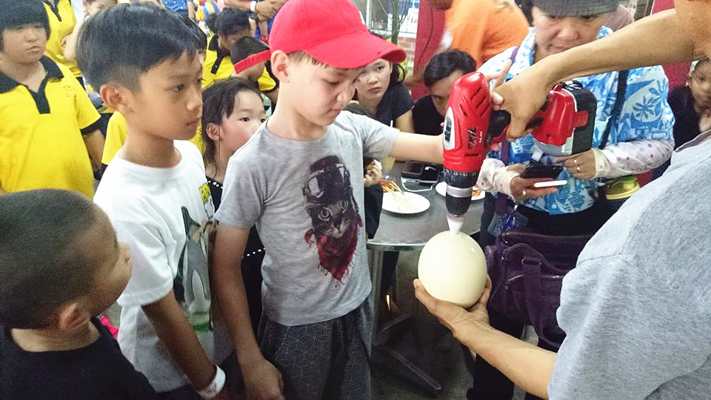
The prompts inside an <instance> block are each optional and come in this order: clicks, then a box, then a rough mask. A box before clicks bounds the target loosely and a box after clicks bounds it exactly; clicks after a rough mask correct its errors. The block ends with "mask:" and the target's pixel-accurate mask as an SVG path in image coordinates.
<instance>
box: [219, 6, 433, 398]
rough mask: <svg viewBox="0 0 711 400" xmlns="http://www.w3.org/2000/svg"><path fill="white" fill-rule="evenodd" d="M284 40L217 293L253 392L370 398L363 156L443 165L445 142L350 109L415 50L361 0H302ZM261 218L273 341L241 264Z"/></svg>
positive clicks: (237, 165)
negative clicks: (359, 82) (382, 64)
mask: <svg viewBox="0 0 711 400" xmlns="http://www.w3.org/2000/svg"><path fill="white" fill-rule="evenodd" d="M270 45H271V51H272V54H271V66H272V72H273V73H274V75H275V77H276V78H277V79H278V80H279V82H280V92H279V102H278V103H277V105H276V108H275V110H274V114H273V115H272V117H271V118H269V120H268V121H267V122H266V123H265V124H263V125H262V126H261V127H260V129H259V130H258V131H257V133H256V134H255V135H254V136H253V137H252V138H251V139H250V140H249V142H247V143H246V144H245V145H244V146H242V147H241V148H240V149H239V150H238V151H237V152H236V153H235V154H234V155H233V156H232V157H231V158H230V161H229V164H228V167H227V172H226V176H225V181H224V184H225V191H224V194H223V198H222V204H221V205H220V210H219V212H218V213H217V215H216V219H217V220H218V221H219V223H220V225H219V227H218V231H217V238H216V242H215V264H214V278H215V279H214V282H215V291H216V293H217V295H218V298H219V301H220V307H221V308H222V310H223V311H224V315H225V320H226V322H227V324H228V327H229V328H230V332H231V336H232V339H233V342H234V344H235V347H236V349H237V354H238V356H239V357H238V360H239V363H240V366H241V369H242V373H243V375H244V378H245V385H246V389H247V395H248V396H251V397H254V398H260V399H262V398H267V399H275V398H276V399H278V398H282V397H281V396H284V397H285V398H287V399H289V400H319V399H327V400H338V399H369V398H370V369H369V348H370V335H369V332H370V329H371V324H372V319H373V317H372V315H371V312H370V307H369V306H368V302H367V299H368V295H369V294H370V292H371V284H370V274H369V271H368V263H367V256H366V247H365V243H366V238H365V229H364V226H363V225H364V224H363V174H362V168H363V158H364V156H366V157H372V158H376V159H382V158H383V157H384V156H386V155H392V156H394V157H395V158H399V159H418V160H422V161H427V162H434V163H441V162H442V140H441V138H440V137H434V136H421V135H415V134H401V133H399V132H398V131H397V130H396V129H393V128H390V127H388V126H386V125H383V124H381V123H379V122H377V121H374V120H372V119H370V118H367V117H364V116H360V115H354V114H352V113H349V112H341V111H342V110H343V108H344V107H345V106H346V104H348V102H349V101H350V100H351V99H352V98H353V92H354V86H353V83H354V81H355V80H356V78H357V77H358V75H359V74H360V72H361V69H362V67H364V66H365V65H367V64H369V63H371V62H373V61H374V60H376V59H378V58H384V59H386V60H388V61H390V62H401V61H402V60H403V59H404V58H405V53H404V51H402V49H399V48H397V47H395V46H394V45H392V44H388V43H387V42H385V41H384V40H382V39H380V38H378V37H376V36H373V35H371V34H370V33H369V32H368V30H367V29H366V27H365V26H364V25H363V24H362V22H361V21H360V16H359V13H358V10H357V9H356V7H355V5H354V4H353V2H352V1H351V0H329V1H319V0H289V1H288V2H287V3H286V4H285V5H284V7H283V8H282V9H281V10H280V11H279V14H277V17H276V20H275V22H274V25H273V29H272V32H271V36H270ZM252 225H256V227H257V230H258V232H259V236H260V238H261V239H262V242H263V243H264V247H265V251H266V256H265V260H264V263H263V265H262V271H263V277H264V281H263V284H262V298H263V315H262V319H261V323H260V327H259V346H258V345H257V342H256V340H255V337H254V334H253V333H252V329H251V326H250V320H249V313H248V309H247V304H246V300H245V296H244V289H243V284H242V277H241V272H240V270H239V268H235V265H239V264H238V262H239V258H240V257H241V255H242V252H243V250H244V245H245V243H246V240H247V237H248V234H249V230H250V228H251V227H252Z"/></svg>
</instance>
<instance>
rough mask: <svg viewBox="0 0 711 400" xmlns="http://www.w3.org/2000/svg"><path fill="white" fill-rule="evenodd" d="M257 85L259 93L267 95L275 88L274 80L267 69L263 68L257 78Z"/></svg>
mask: <svg viewBox="0 0 711 400" xmlns="http://www.w3.org/2000/svg"><path fill="white" fill-rule="evenodd" d="M257 84H259V91H260V92H262V93H269V92H271V91H272V90H274V89H276V88H277V83H276V79H275V78H273V77H272V74H270V73H269V69H268V68H267V67H264V69H263V70H262V75H260V76H259V78H257Z"/></svg>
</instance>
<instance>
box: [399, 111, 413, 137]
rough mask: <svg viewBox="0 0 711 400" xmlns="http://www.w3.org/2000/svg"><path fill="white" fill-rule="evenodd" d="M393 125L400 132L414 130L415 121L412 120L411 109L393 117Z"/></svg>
mask: <svg viewBox="0 0 711 400" xmlns="http://www.w3.org/2000/svg"><path fill="white" fill-rule="evenodd" d="M395 127H396V128H397V129H399V130H400V132H414V131H415V123H414V122H413V121H412V110H410V111H408V112H406V113H405V114H402V115H401V116H399V117H397V118H396V119H395Z"/></svg>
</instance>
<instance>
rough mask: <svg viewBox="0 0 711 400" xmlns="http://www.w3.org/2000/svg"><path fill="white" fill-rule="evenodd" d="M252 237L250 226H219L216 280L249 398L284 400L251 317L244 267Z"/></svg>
mask: <svg viewBox="0 0 711 400" xmlns="http://www.w3.org/2000/svg"><path fill="white" fill-rule="evenodd" d="M248 237H249V230H248V229H235V228H230V227H227V226H224V225H220V226H218V228H217V236H216V237H215V250H214V253H213V256H214V260H213V266H212V283H213V286H214V288H215V293H216V294H217V299H218V302H219V305H220V309H221V310H222V314H223V316H224V318H225V322H226V324H227V329H228V330H229V331H230V337H231V338H232V343H233V344H234V346H235V350H236V352H237V359H238V360H239V364H240V369H241V370H242V374H243V375H244V380H245V386H246V388H247V396H248V398H249V399H281V398H282V395H281V390H282V382H281V375H280V374H279V371H277V370H276V368H274V366H273V365H272V364H271V363H269V362H268V361H267V360H266V359H264V356H262V352H261V351H260V350H259V346H258V345H257V340H256V339H255V337H254V333H253V330H252V322H251V321H250V319H249V306H248V304H247V296H246V295H245V289H244V280H243V278H242V270H241V268H240V260H241V259H242V254H243V253H244V248H245V246H246V245H247V238H248Z"/></svg>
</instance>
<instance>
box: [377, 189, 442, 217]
mask: <svg viewBox="0 0 711 400" xmlns="http://www.w3.org/2000/svg"><path fill="white" fill-rule="evenodd" d="M429 208H430V201H429V200H427V199H426V198H425V197H423V196H420V195H419V194H416V193H410V192H388V193H385V194H384V195H383V210H385V211H390V212H391V213H395V214H418V213H421V212H424V211H427V209H429Z"/></svg>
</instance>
